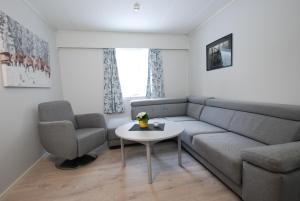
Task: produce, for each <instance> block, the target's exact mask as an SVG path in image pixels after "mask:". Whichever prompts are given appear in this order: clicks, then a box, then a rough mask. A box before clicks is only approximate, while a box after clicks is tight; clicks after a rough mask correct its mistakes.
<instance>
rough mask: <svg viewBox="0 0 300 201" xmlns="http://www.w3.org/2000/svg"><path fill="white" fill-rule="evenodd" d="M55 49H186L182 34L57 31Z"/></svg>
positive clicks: (186, 41) (185, 41)
mask: <svg viewBox="0 0 300 201" xmlns="http://www.w3.org/2000/svg"><path fill="white" fill-rule="evenodd" d="M56 36H57V47H68V48H117V47H118V48H160V49H188V48H189V43H188V38H187V36H186V35H183V34H146V33H117V32H86V31H58V32H57V35H56Z"/></svg>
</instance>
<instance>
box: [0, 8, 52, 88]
mask: <svg viewBox="0 0 300 201" xmlns="http://www.w3.org/2000/svg"><path fill="white" fill-rule="evenodd" d="M0 64H1V67H2V76H3V84H4V86H6V87H50V86H51V70H50V64H49V46H48V43H47V42H46V41H44V40H42V39H40V38H39V37H38V36H37V35H35V34H34V33H32V32H31V31H29V30H28V29H27V28H25V27H23V26H22V25H21V24H20V23H18V22H17V21H15V20H14V19H12V18H11V17H9V16H7V15H6V14H5V13H4V12H2V11H0Z"/></svg>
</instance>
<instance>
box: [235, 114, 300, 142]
mask: <svg viewBox="0 0 300 201" xmlns="http://www.w3.org/2000/svg"><path fill="white" fill-rule="evenodd" d="M229 130H230V131H233V132H236V133H239V134H241V135H244V136H247V137H249V138H251V139H254V140H257V141H259V142H262V143H265V144H270V145H274V144H282V143H287V142H293V141H297V140H300V122H299V121H293V120H287V119H280V118H276V117H270V116H265V115H261V114H253V113H248V112H240V111H237V112H235V114H234V116H233V118H232V121H231V122H230V126H229Z"/></svg>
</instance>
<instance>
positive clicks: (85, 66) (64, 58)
mask: <svg viewBox="0 0 300 201" xmlns="http://www.w3.org/2000/svg"><path fill="white" fill-rule="evenodd" d="M162 58H163V67H164V78H165V92H166V96H167V97H184V96H187V95H188V71H187V69H188V51H186V50H162ZM59 61H60V66H61V76H62V88H63V96H64V99H66V100H69V101H70V102H71V104H72V107H73V109H74V112H75V113H87V112H101V113H103V88H104V87H103V50H102V49H75V48H72V49H70V48H60V49H59ZM125 104H126V106H127V107H126V109H127V111H126V114H128V112H129V108H128V102H125Z"/></svg>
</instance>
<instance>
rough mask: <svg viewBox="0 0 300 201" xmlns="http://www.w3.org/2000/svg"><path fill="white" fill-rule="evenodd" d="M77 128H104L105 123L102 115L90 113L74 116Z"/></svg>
mask: <svg viewBox="0 0 300 201" xmlns="http://www.w3.org/2000/svg"><path fill="white" fill-rule="evenodd" d="M75 118H76V121H77V124H78V127H79V128H105V129H106V122H105V118H104V116H103V115H102V114H99V113H90V114H80V115H75Z"/></svg>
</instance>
